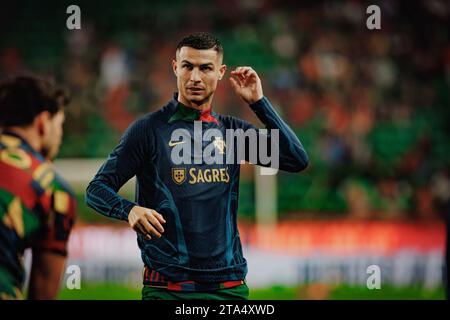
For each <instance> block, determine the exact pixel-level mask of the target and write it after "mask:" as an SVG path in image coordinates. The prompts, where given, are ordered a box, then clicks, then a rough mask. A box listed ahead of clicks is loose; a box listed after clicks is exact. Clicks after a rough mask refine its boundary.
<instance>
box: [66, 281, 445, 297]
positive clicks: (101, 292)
mask: <svg viewBox="0 0 450 320" xmlns="http://www.w3.org/2000/svg"><path fill="white" fill-rule="evenodd" d="M59 299H62V300H72V299H73V300H140V299H141V290H140V288H130V287H127V286H121V285H117V284H93V283H92V284H83V283H82V285H81V289H80V290H68V289H63V290H62V291H61V292H60V294H59ZM250 299H251V300H299V299H320V300H322V299H328V300H380V299H383V300H410V299H413V300H417V299H419V300H423V299H425V300H429V299H431V300H442V299H445V294H444V290H443V288H438V289H434V290H427V289H424V288H421V287H403V288H400V287H392V286H384V287H382V288H381V289H380V290H369V289H367V288H366V287H363V286H347V285H341V286H337V287H331V286H327V285H320V284H315V285H309V286H305V285H302V286H297V287H284V286H273V287H270V288H264V289H252V288H250Z"/></svg>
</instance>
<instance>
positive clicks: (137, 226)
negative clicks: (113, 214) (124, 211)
mask: <svg viewBox="0 0 450 320" xmlns="http://www.w3.org/2000/svg"><path fill="white" fill-rule="evenodd" d="M133 230H134V231H136V232H137V233H139V234H141V235H143V236H144V237H145V238H146V239H147V240H151V239H152V237H151V236H150V235H149V234H148V233H147V231H146V230H145V229H144V227H142V226H141V225H140V224H139V223H136V224H135V225H134V227H133Z"/></svg>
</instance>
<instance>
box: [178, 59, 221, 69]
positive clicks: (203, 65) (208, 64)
mask: <svg viewBox="0 0 450 320" xmlns="http://www.w3.org/2000/svg"><path fill="white" fill-rule="evenodd" d="M181 63H187V64H189V65H191V66H193V65H195V64H193V63H192V62H189V61H188V60H182V61H181ZM208 66H211V67H212V66H214V64H213V63H212V62H208V63H202V64H201V65H200V67H208Z"/></svg>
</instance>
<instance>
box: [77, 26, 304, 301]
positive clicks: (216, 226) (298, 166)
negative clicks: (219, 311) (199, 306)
mask: <svg viewBox="0 0 450 320" xmlns="http://www.w3.org/2000/svg"><path fill="white" fill-rule="evenodd" d="M222 61H223V48H222V45H221V44H220V42H219V41H218V40H217V39H216V38H215V37H214V36H212V35H211V34H206V33H197V34H192V35H189V36H187V37H185V38H183V39H182V40H181V42H180V43H179V44H178V46H177V50H176V58H175V60H173V61H172V67H173V72H174V73H175V76H176V78H177V87H178V92H177V93H175V95H174V97H173V99H172V100H170V101H169V102H168V103H167V104H166V105H165V106H164V107H163V108H161V109H160V110H158V111H156V112H154V113H151V114H148V115H146V116H144V117H143V118H141V119H139V120H137V121H136V122H134V123H133V124H132V125H131V126H130V127H129V128H128V129H127V131H126V133H125V134H124V136H123V137H122V139H121V141H120V143H119V145H118V146H117V147H116V148H115V149H114V151H113V152H112V153H111V154H110V156H109V157H108V159H107V161H106V162H105V163H104V164H103V166H102V167H101V168H100V170H99V172H98V173H97V175H96V176H95V177H94V179H93V180H92V181H91V183H90V184H89V186H88V188H87V195H86V200H87V203H88V205H90V206H91V207H92V208H93V209H95V210H97V211H98V212H100V213H102V214H104V215H106V216H108V217H112V218H116V219H121V220H124V221H127V222H128V223H129V225H130V226H131V227H132V228H133V229H134V230H135V231H136V232H137V233H138V245H139V248H140V249H141V255H142V259H143V261H144V265H145V267H144V274H143V278H144V280H143V284H144V287H143V290H142V298H143V299H247V298H248V293H249V291H248V287H247V285H246V282H245V276H246V274H247V262H246V260H245V258H244V257H243V254H242V246H241V240H240V237H239V232H238V229H237V211H238V210H237V208H238V194H239V190H238V189H239V172H240V161H239V160H236V161H231V162H232V163H228V162H227V163H225V161H223V162H222V161H212V162H210V161H206V160H211V158H214V157H215V156H218V157H219V159H221V157H222V156H223V157H225V156H226V152H225V151H228V150H229V149H231V148H233V147H234V148H236V143H234V144H233V146H231V142H232V141H234V140H228V139H227V141H225V140H224V137H225V136H226V132H225V130H227V129H235V130H236V129H241V133H240V135H241V136H242V135H244V132H247V130H249V132H250V131H252V132H255V134H257V135H258V137H259V136H260V135H265V137H268V138H269V140H271V141H272V138H273V136H272V135H271V134H270V133H269V134H267V133H263V132H260V131H259V129H257V128H256V127H255V126H253V125H252V124H250V123H248V122H246V121H243V120H241V119H237V118H234V117H232V116H224V115H220V114H217V113H215V112H213V111H212V110H211V109H212V100H213V96H214V92H215V91H216V88H217V84H218V82H219V80H221V79H222V77H223V76H224V75H225V71H226V65H224V64H222ZM229 80H230V82H231V85H232V87H233V88H234V91H235V93H236V94H237V95H238V96H239V97H240V98H242V99H243V100H244V101H245V102H246V103H247V104H248V105H249V107H250V108H251V109H252V110H253V111H254V112H255V113H256V115H257V116H258V118H259V119H260V120H261V122H262V123H263V124H264V125H265V126H266V128H267V129H275V130H278V131H277V132H279V144H277V145H276V148H272V150H271V151H272V152H273V153H274V154H275V153H277V154H278V155H279V156H278V157H277V158H279V168H280V169H281V170H286V171H290V172H298V171H301V170H303V169H305V168H306V167H307V165H308V157H307V154H306V152H305V150H304V149H303V146H302V144H301V143H300V141H299V139H298V138H297V136H296V135H295V134H294V132H293V131H292V130H291V129H290V128H289V126H288V125H287V124H286V123H285V122H284V121H283V120H282V119H281V118H280V116H279V115H278V114H277V113H276V112H275V110H274V108H273V107H272V105H271V104H270V102H269V100H268V99H267V98H266V97H264V95H263V90H262V85H261V81H260V79H259V77H258V75H257V73H256V72H255V71H254V70H253V69H252V68H251V67H238V68H236V69H235V70H234V71H232V72H231V78H230V79H229ZM198 130H200V137H199V136H198V134H199V132H198ZM208 135H209V136H208ZM206 136H208V137H206ZM236 138H239V134H238V136H237V137H236ZM261 138H262V137H261ZM275 140H277V139H273V141H275ZM276 142H277V143H278V141H276ZM255 144H256V143H255ZM192 145H194V148H193V149H194V152H193V153H192V152H191V146H192ZM250 147H251V146H250V145H249V143H246V148H245V149H248V150H249V149H250ZM196 148H197V151H198V149H200V157H199V156H198V153H197V154H196V152H195V149H196ZM274 149H278V150H274ZM176 150H178V151H180V152H178V151H176ZM208 150H209V151H211V156H210V157H209V156H206V160H205V157H202V154H203V155H205V154H208V152H207V151H208ZM173 151H175V152H173ZM254 151H255V150H254ZM213 153H214V156H212V154H213ZM255 153H256V154H257V153H258V150H256V152H253V155H255ZM178 154H183V158H184V161H183V162H182V163H181V164H180V163H179V162H178V160H176V159H175V158H176V156H177V155H178ZM249 157H250V158H251V157H252V154H251V152H250V153H248V152H246V153H245V160H247V161H248V159H249ZM200 158H202V159H200ZM199 160H200V161H199ZM222 160H223V159H222ZM221 162H222V163H221ZM253 163H258V164H261V163H260V161H259V160H257V161H255V162H253ZM135 175H136V176H137V183H138V188H137V195H136V202H131V201H128V200H126V199H124V198H122V197H121V196H119V195H118V194H117V192H118V190H119V189H120V188H121V187H122V185H123V184H124V183H125V182H126V181H128V180H129V179H130V178H132V177H133V176H135Z"/></svg>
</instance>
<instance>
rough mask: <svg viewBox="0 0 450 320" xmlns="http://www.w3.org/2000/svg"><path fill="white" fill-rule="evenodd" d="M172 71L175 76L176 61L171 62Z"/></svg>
mask: <svg viewBox="0 0 450 320" xmlns="http://www.w3.org/2000/svg"><path fill="white" fill-rule="evenodd" d="M172 70H173V73H174V74H175V76H176V75H177V61H176V60H172Z"/></svg>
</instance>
